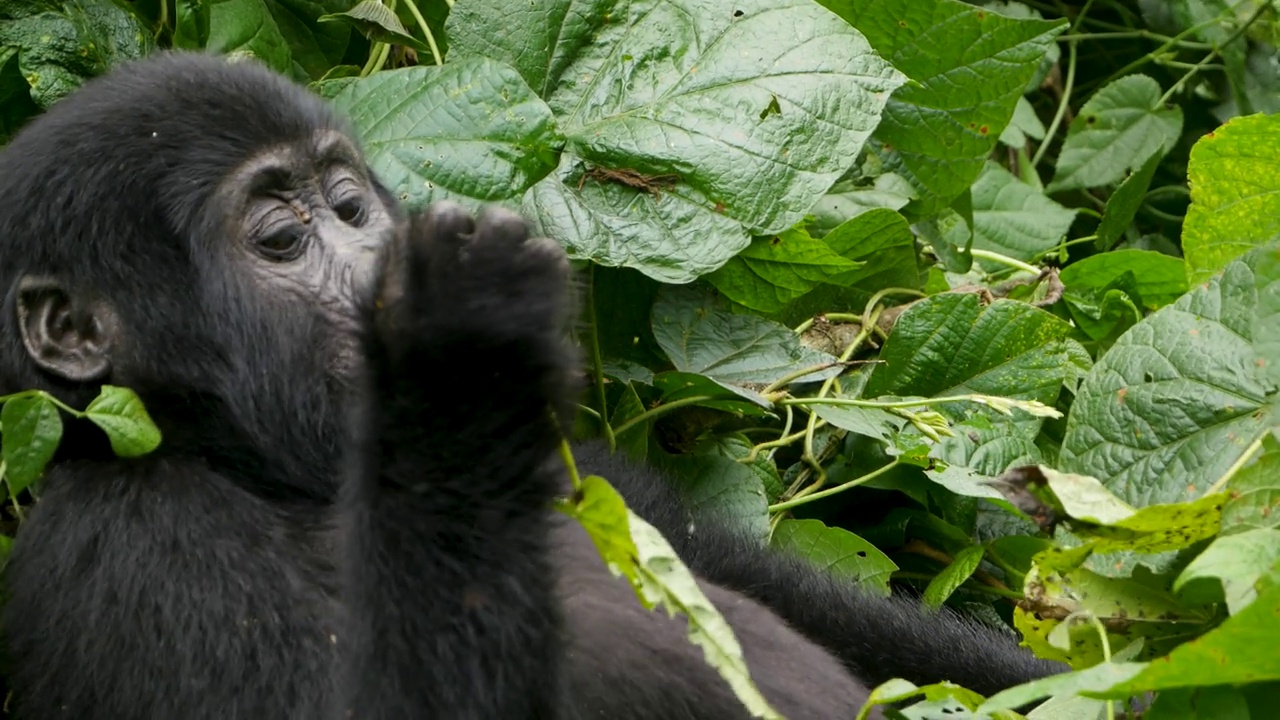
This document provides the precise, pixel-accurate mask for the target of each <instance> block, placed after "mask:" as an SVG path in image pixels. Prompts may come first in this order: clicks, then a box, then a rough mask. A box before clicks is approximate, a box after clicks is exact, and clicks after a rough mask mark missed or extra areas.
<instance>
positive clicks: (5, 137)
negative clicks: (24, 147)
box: [0, 47, 40, 143]
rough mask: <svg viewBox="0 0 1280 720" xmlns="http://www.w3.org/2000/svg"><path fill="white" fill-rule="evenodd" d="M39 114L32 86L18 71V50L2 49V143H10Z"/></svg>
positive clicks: (0, 86) (0, 77) (0, 126)
mask: <svg viewBox="0 0 1280 720" xmlns="http://www.w3.org/2000/svg"><path fill="white" fill-rule="evenodd" d="M39 112H40V107H39V106H38V105H36V103H35V101H34V100H32V99H31V86H30V85H28V84H27V80H26V78H24V77H22V73H21V72H20V71H19V69H18V48H15V47H9V48H5V47H0V143H5V142H8V141H9V138H10V137H11V136H12V135H13V134H14V133H16V132H17V131H18V130H19V129H20V128H22V126H23V125H26V123H27V120H29V119H31V118H32V117H33V116H35V115H37V114H39Z"/></svg>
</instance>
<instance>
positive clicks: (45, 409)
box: [0, 394, 62, 495]
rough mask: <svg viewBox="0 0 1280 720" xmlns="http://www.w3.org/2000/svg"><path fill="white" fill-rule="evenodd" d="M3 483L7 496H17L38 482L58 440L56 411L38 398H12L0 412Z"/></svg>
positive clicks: (47, 399) (38, 395) (40, 395)
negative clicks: (7, 489) (7, 485)
mask: <svg viewBox="0 0 1280 720" xmlns="http://www.w3.org/2000/svg"><path fill="white" fill-rule="evenodd" d="M0 427H3V429H4V435H3V443H0V449H2V450H3V451H4V452H3V454H4V464H5V479H6V480H7V481H8V483H9V493H10V494H11V495H17V494H18V493H20V492H22V491H23V490H25V489H26V488H27V487H28V486H29V485H31V483H33V482H35V481H36V480H38V479H39V478H40V475H41V474H42V473H44V467H45V465H47V464H48V463H49V461H50V460H52V459H53V454H54V452H56V451H57V449H58V442H59V441H60V440H62V418H61V416H60V415H59V414H58V408H57V406H55V405H54V404H53V402H52V401H51V400H49V398H48V397H46V396H45V395H42V394H35V395H28V396H26V397H16V398H14V399H12V400H10V401H8V402H6V403H5V404H4V409H3V410H0Z"/></svg>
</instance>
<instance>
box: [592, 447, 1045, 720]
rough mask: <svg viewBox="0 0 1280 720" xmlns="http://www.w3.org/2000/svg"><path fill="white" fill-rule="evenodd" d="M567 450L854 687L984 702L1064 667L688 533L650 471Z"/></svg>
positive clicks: (597, 453) (789, 563) (709, 535)
mask: <svg viewBox="0 0 1280 720" xmlns="http://www.w3.org/2000/svg"><path fill="white" fill-rule="evenodd" d="M574 452H575V455H576V456H577V459H578V464H579V465H580V466H581V467H582V468H583V472H585V473H592V474H597V475H602V476H604V477H605V478H606V479H608V480H609V481H610V482H612V483H613V484H614V486H615V487H616V488H617V489H618V491H619V492H620V493H622V495H623V497H624V498H625V499H626V501H627V504H628V505H629V506H630V507H631V508H632V510H634V511H635V512H636V513H637V514H639V515H640V516H641V517H644V518H645V519H646V520H648V521H649V522H650V523H652V524H653V525H654V526H655V527H657V528H658V529H659V530H661V531H662V533H663V535H665V536H666V538H667V540H668V542H670V543H671V544H672V546H673V547H674V548H675V549H676V551H677V552H678V553H679V554H680V557H681V559H683V560H684V561H685V563H686V564H688V565H689V567H690V568H691V569H692V570H693V571H694V572H696V573H698V575H699V576H700V577H703V578H706V579H707V580H710V581H712V582H715V583H719V584H720V585H723V586H724V587H727V588H732V589H734V590H736V591H738V592H741V593H742V594H744V595H746V596H747V597H750V598H752V599H754V600H756V601H758V602H760V603H761V604H763V605H764V606H766V607H768V608H770V609H772V610H773V611H774V612H775V613H777V614H778V615H780V616H781V617H782V618H783V619H784V620H786V621H787V623H789V624H790V625H791V626H792V627H794V628H795V629H796V630H798V631H799V632H801V633H802V634H804V635H805V636H807V637H808V638H810V639H811V640H813V641H815V642H817V643H820V644H821V645H823V646H824V647H826V648H827V649H828V650H830V651H831V652H832V653H834V654H835V655H837V656H838V657H839V658H840V659H841V660H842V661H843V662H844V663H845V666H846V667H848V668H849V670H850V671H851V672H853V674H854V675H855V676H857V677H858V678H860V679H861V680H863V681H864V682H867V683H870V684H872V685H878V684H880V683H882V682H884V681H885V680H889V679H892V678H895V677H899V678H904V679H906V680H910V681H911V682H914V683H917V684H928V683H935V682H939V681H942V680H950V681H951V682H954V683H958V684H960V685H963V686H964V687H966V688H969V689H970V690H973V691H975V692H979V693H982V694H984V695H991V694H994V693H996V692H999V691H1000V690H1003V689H1005V688H1008V687H1012V686H1013V685H1017V684H1020V683H1023V682H1027V681H1029V680H1033V679H1035V678H1039V677H1044V676H1047V675H1052V674H1055V673H1060V672H1066V671H1067V669H1068V668H1067V667H1066V666H1065V665H1061V664H1059V663H1055V662H1050V661H1048V660H1041V659H1038V658H1036V657H1035V656H1034V655H1032V654H1031V653H1030V652H1029V651H1027V650H1025V649H1023V648H1020V647H1018V645H1017V643H1016V641H1015V640H1014V639H1013V638H1012V637H1010V636H1009V635H1007V634H1005V633H1001V632H999V631H997V630H995V629H993V628H990V627H987V626H984V625H980V624H978V623H975V622H972V621H969V620H966V619H964V618H962V617H960V616H959V615H957V614H955V613H954V612H951V611H950V610H948V609H946V608H943V609H942V610H941V611H939V612H928V611H926V610H925V609H924V608H923V607H922V606H920V604H919V603H918V602H916V601H914V600H911V599H908V598H903V597H890V598H883V597H877V596H874V595H868V594H865V593H862V592H859V591H858V590H857V589H856V588H854V587H853V586H852V585H851V584H849V583H847V582H844V581H842V580H840V579H839V578H837V577H834V576H832V575H830V574H828V573H825V572H823V571H821V570H819V569H818V568H816V567H814V566H813V565H811V564H810V563H808V562H807V561H805V560H804V559H802V558H797V557H792V556H790V555H786V554H783V553H779V552H775V551H772V550H770V549H769V548H767V547H764V546H762V545H761V544H760V543H759V542H758V541H756V540H754V539H752V538H748V537H743V536H741V535H739V534H736V533H734V532H733V531H732V530H731V529H730V528H727V527H724V526H722V525H717V524H714V523H708V522H699V523H698V524H697V525H696V527H694V526H693V525H692V524H691V522H690V520H689V517H688V514H687V511H686V510H685V509H684V507H683V505H682V503H681V501H680V498H679V496H678V495H677V493H676V492H675V491H674V490H673V489H672V488H671V487H670V485H668V484H667V482H666V481H665V480H664V479H663V478H661V477H660V476H658V475H657V474H656V473H655V472H654V471H652V470H650V469H648V468H640V467H636V466H634V465H633V464H631V463H629V462H626V461H624V460H623V459H622V458H620V457H617V456H611V455H609V452H608V449H607V448H605V447H603V446H601V445H599V444H596V443H591V444H584V445H580V446H577V447H575V448H574ZM691 528H693V529H692V530H691Z"/></svg>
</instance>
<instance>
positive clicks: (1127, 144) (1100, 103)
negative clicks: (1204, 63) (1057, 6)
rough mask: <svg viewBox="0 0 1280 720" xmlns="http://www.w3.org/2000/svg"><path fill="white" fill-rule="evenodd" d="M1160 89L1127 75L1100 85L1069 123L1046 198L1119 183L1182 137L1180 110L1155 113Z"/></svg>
mask: <svg viewBox="0 0 1280 720" xmlns="http://www.w3.org/2000/svg"><path fill="white" fill-rule="evenodd" d="M1160 94H1161V92H1160V84H1159V83H1157V82H1156V81H1155V80H1152V79H1151V78H1149V77H1147V76H1146V75H1126V76H1124V77H1122V78H1120V79H1119V80H1116V81H1114V82H1112V83H1109V84H1107V85H1104V86H1103V87H1102V88H1100V89H1099V90H1098V92H1097V93H1095V94H1094V95H1093V97H1091V98H1089V100H1088V102H1086V103H1085V104H1084V107H1082V108H1080V114H1079V115H1077V116H1076V119H1075V120H1072V121H1071V127H1070V128H1069V129H1068V130H1067V139H1066V141H1064V142H1063V144H1062V152H1061V154H1059V156H1058V163H1057V170H1056V171H1055V173H1054V176H1053V181H1052V182H1050V183H1049V186H1048V188H1047V190H1048V191H1049V192H1059V191H1062V190H1076V189H1081V188H1091V187H1099V186H1102V185H1110V184H1111V183H1115V182H1119V181H1120V180H1121V179H1123V178H1124V176H1125V171H1127V170H1132V169H1138V168H1141V167H1142V165H1143V164H1144V163H1146V162H1147V161H1148V160H1149V159H1150V158H1151V156H1152V155H1153V154H1155V153H1156V152H1157V151H1159V150H1160V148H1161V147H1166V148H1171V147H1174V145H1176V144H1177V142H1178V136H1179V135H1180V134H1181V133H1182V109H1181V108H1178V107H1172V108H1164V107H1157V104H1158V103H1159V102H1160Z"/></svg>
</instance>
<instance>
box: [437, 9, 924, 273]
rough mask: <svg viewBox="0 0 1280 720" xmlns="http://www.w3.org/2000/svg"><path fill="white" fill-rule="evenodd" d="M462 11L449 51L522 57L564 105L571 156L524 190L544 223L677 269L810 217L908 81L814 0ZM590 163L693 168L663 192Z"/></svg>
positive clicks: (644, 267) (707, 264) (598, 254)
mask: <svg viewBox="0 0 1280 720" xmlns="http://www.w3.org/2000/svg"><path fill="white" fill-rule="evenodd" d="M447 28H448V34H449V40H450V44H451V48H452V50H451V60H452V59H456V58H460V57H476V56H483V57H492V58H495V59H497V60H500V61H504V62H507V63H509V64H511V65H512V66H513V67H515V68H517V69H518V70H519V72H520V73H521V75H522V76H523V77H524V78H525V80H526V81H527V82H528V83H529V85H530V86H532V87H533V88H535V90H536V91H537V92H538V93H539V94H540V95H541V96H542V97H543V98H545V99H546V100H547V102H548V104H549V105H550V106H551V108H552V109H553V110H554V111H555V113H556V117H557V119H558V121H559V123H560V127H561V128H562V130H563V132H564V134H565V136H566V138H567V148H566V149H567V151H568V152H567V153H566V157H565V163H564V164H562V166H561V172H559V173H557V174H556V175H554V176H552V177H550V178H548V179H547V180H545V181H543V182H542V183H540V184H539V185H538V186H537V187H536V188H535V189H534V190H533V191H532V192H531V193H530V196H529V197H527V198H526V202H525V204H524V208H525V211H526V212H527V213H529V214H530V215H532V216H533V217H535V219H536V224H537V227H538V228H539V231H540V232H543V233H545V234H547V235H549V236H551V237H559V238H564V240H565V242H566V243H567V244H568V245H569V246H570V247H572V248H573V249H574V251H575V253H576V254H577V256H579V257H584V258H589V259H592V260H594V261H596V262H599V263H601V264H605V265H611V266H617V265H622V266H627V267H634V268H636V269H638V270H640V271H641V272H644V273H645V274H647V275H650V276H651V277H654V278H657V279H659V280H662V281H665V282H687V281H689V280H691V279H693V278H695V277H697V276H699V275H701V274H705V273H706V272H709V271H711V270H714V269H716V268H717V267H719V266H720V265H722V264H724V263H725V262H726V261H727V260H728V259H729V258H730V257H732V256H733V255H735V254H736V253H737V252H738V251H740V250H742V249H743V248H744V247H746V246H747V244H748V243H749V239H750V235H752V234H755V235H767V234H771V233H777V232H781V231H783V230H785V229H787V228H789V227H791V226H793V225H795V224H796V223H798V222H799V221H800V220H801V219H802V218H803V217H804V214H805V212H806V211H807V210H808V208H810V207H811V206H812V205H813V204H814V202H816V201H817V200H818V198H819V197H821V196H822V195H823V194H824V193H825V192H826V191H827V190H828V189H829V188H830V187H831V186H832V185H833V184H834V183H835V181H836V180H837V179H838V178H839V176H840V175H841V174H842V173H843V172H844V171H845V170H846V169H847V168H848V165H849V163H850V162H851V160H852V159H853V158H855V157H856V156H857V154H858V151H859V150H860V149H861V148H862V145H863V143H864V142H865V140H866V138H867V137H868V136H869V135H870V133H871V130H872V129H873V128H874V127H875V125H876V122H877V121H878V120H879V117H880V112H881V110H882V109H883V107H884V103H885V102H886V101H887V100H888V98H889V94H890V93H891V92H892V91H893V90H894V89H895V88H897V87H898V86H899V85H901V84H902V82H903V78H902V76H901V75H900V74H899V73H898V72H897V71H895V70H894V69H893V68H892V67H890V66H889V64H888V63H886V62H884V61H883V60H882V59H881V58H880V57H878V56H877V55H876V54H875V53H874V52H873V51H872V50H871V47H870V46H869V45H868V44H867V42H866V40H865V39H864V38H863V37H862V36H861V35H860V34H859V33H858V32H857V31H856V30H854V29H853V28H852V27H850V26H848V25H847V24H845V23H843V22H841V21H840V19H839V18H836V17H834V16H832V15H831V14H830V13H829V12H827V11H825V10H823V9H822V8H820V7H817V6H816V5H814V4H813V3H811V2H808V0H782V2H777V1H773V0H746V1H745V2H739V3H736V4H734V6H733V8H732V9H728V8H726V7H725V5H724V4H723V3H721V2H718V1H717V0H676V1H674V2H658V0H639V1H638V2H634V3H630V4H628V5H627V6H626V8H625V11H624V10H622V9H621V8H619V7H616V4H615V2H613V1H612V0H588V1H587V2H580V1H575V0H552V1H550V2H543V3H537V4H536V5H534V6H530V8H529V9H528V10H521V11H520V12H519V13H518V14H517V15H515V16H514V17H513V14H512V10H511V5H510V3H507V2H503V1H502V0H476V1H475V2H468V3H464V4H461V5H460V6H459V7H457V8H455V9H454V11H453V13H452V14H451V15H450V17H449V21H448V25H447ZM747 49H749V50H747ZM831 98H840V102H838V103H832V102H830V99H831ZM591 167H598V168H605V169H609V170H629V171H633V172H635V173H639V174H642V175H669V176H674V178H678V180H677V181H676V182H675V183H674V187H671V188H669V189H666V190H663V191H662V192H661V193H660V196H659V195H657V194H650V193H646V192H645V191H643V190H638V189H635V188H629V187H623V186H620V185H619V184H617V183H613V182H599V181H596V180H595V179H592V178H585V176H584V172H586V171H587V170H588V168H591ZM584 179H585V182H584ZM580 184H581V189H579V185H580ZM673 235H676V236H678V237H672V236H673Z"/></svg>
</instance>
